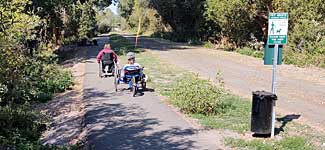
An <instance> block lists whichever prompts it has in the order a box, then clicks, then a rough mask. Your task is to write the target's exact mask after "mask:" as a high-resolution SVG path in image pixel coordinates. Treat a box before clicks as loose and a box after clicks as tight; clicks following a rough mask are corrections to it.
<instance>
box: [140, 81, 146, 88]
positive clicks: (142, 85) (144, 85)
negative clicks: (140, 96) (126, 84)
mask: <svg viewBox="0 0 325 150" xmlns="http://www.w3.org/2000/svg"><path fill="white" fill-rule="evenodd" d="M141 87H142V90H146V89H147V83H146V82H144V81H142V82H141Z"/></svg>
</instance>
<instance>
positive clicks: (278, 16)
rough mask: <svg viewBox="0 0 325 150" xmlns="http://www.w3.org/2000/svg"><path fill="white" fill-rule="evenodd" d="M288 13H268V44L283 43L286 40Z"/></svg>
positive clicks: (285, 42)
mask: <svg viewBox="0 0 325 150" xmlns="http://www.w3.org/2000/svg"><path fill="white" fill-rule="evenodd" d="M288 17H289V15H288V13H270V14H269V27H268V29H269V30H268V40H267V44H268V45H274V44H279V45H284V44H287V41H288V38H287V37H288Z"/></svg>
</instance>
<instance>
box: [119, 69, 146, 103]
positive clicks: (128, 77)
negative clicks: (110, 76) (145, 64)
mask: <svg viewBox="0 0 325 150" xmlns="http://www.w3.org/2000/svg"><path fill="white" fill-rule="evenodd" d="M143 69H144V68H139V69H136V70H125V73H124V77H121V71H122V70H119V69H118V68H116V69H115V71H114V72H115V73H114V85H115V91H116V92H117V91H118V85H119V84H128V85H129V88H130V90H131V93H132V95H133V97H135V96H136V94H137V93H139V92H141V91H140V89H141V90H142V91H143V90H146V88H147V77H146V75H145V74H144V73H143Z"/></svg>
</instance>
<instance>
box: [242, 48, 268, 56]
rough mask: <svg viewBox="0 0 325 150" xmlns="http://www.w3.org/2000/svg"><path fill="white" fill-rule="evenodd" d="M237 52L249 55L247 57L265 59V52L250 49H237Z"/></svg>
mask: <svg viewBox="0 0 325 150" xmlns="http://www.w3.org/2000/svg"><path fill="white" fill-rule="evenodd" d="M236 52H237V53H239V54H242V55H247V56H252V57H255V58H263V57H264V52H263V51H256V50H253V49H251V48H248V47H244V48H237V49H236Z"/></svg>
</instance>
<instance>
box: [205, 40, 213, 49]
mask: <svg viewBox="0 0 325 150" xmlns="http://www.w3.org/2000/svg"><path fill="white" fill-rule="evenodd" d="M203 47H204V48H210V49H212V48H214V44H213V43H211V42H210V41H208V42H204V43H203Z"/></svg>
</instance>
